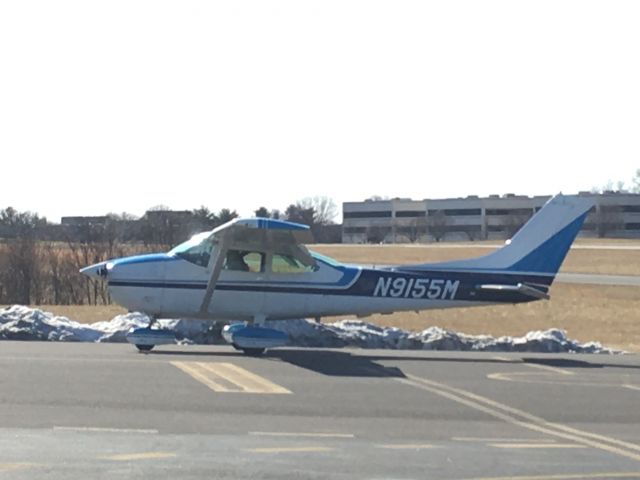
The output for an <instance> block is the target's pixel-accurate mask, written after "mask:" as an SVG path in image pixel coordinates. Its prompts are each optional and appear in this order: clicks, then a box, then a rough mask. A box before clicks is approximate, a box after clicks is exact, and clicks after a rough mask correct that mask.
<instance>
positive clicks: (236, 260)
mask: <svg viewBox="0 0 640 480" xmlns="http://www.w3.org/2000/svg"><path fill="white" fill-rule="evenodd" d="M264 259H265V254H264V253H262V252H255V251H254V252H252V251H246V250H229V251H228V252H227V256H226V258H225V259H224V264H223V265H222V268H223V269H225V270H232V271H236V272H253V273H260V272H264Z"/></svg>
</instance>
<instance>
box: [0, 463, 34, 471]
mask: <svg viewBox="0 0 640 480" xmlns="http://www.w3.org/2000/svg"><path fill="white" fill-rule="evenodd" d="M34 466H35V465H34V464H33V463H0V472H15V471H16V470H24V469H25V468H31V467H34Z"/></svg>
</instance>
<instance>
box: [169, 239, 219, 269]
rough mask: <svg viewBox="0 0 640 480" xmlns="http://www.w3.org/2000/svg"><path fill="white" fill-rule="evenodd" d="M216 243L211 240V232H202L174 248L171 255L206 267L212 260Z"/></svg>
mask: <svg viewBox="0 0 640 480" xmlns="http://www.w3.org/2000/svg"><path fill="white" fill-rule="evenodd" d="M215 244H216V241H215V239H214V238H211V232H202V233H198V234H197V235H194V236H193V237H191V238H190V239H189V240H187V241H186V242H184V243H181V244H180V245H178V246H177V247H174V248H173V249H172V250H171V251H170V252H169V255H175V256H176V257H179V258H182V259H183V260H186V261H187V262H191V263H195V264H196V265H199V266H201V267H206V266H207V265H208V264H209V259H210V258H211V252H212V251H213V248H214V247H215Z"/></svg>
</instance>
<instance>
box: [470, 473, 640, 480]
mask: <svg viewBox="0 0 640 480" xmlns="http://www.w3.org/2000/svg"><path fill="white" fill-rule="evenodd" d="M599 478H604V479H607V478H640V472H606V473H575V474H559V475H524V476H516V477H474V478H467V479H465V480H596V479H599Z"/></svg>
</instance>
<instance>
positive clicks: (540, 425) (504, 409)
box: [394, 374, 640, 462]
mask: <svg viewBox="0 0 640 480" xmlns="http://www.w3.org/2000/svg"><path fill="white" fill-rule="evenodd" d="M394 378H395V377H394ZM395 380H396V381H398V382H401V383H404V384H407V385H411V386H413V387H415V388H419V389H422V390H425V391H428V392H431V393H434V394H436V395H439V396H441V397H444V398H448V399H449V400H452V401H454V402H457V403H461V404H462V405H466V406H468V407H470V408H473V409H474V410H477V411H480V412H483V413H486V414H487V415H490V416H492V417H494V418H498V419H500V420H503V421H505V422H507V423H510V424H512V425H517V426H520V427H523V428H527V429H529V430H533V431H535V432H539V433H544V434H547V435H551V436H554V437H558V438H562V439H564V440H570V441H573V442H576V443H579V444H582V445H586V446H589V447H593V448H597V449H599V450H603V451H606V452H609V453H614V454H616V455H620V456H623V457H627V458H631V459H633V460H636V461H639V462H640V454H638V453H636V452H633V451H632V450H639V451H640V446H638V445H635V444H632V443H629V442H623V441H621V440H617V439H615V438H611V437H605V436H604V435H597V434H593V433H590V432H585V431H582V430H578V429H575V428H571V427H567V426H565V425H562V424H557V423H550V422H547V421H546V420H544V419H543V418H540V417H536V416H535V415H531V414H530V413H527V412H524V411H522V410H518V409H515V408H512V407H509V406H507V405H504V404H501V403H498V402H496V401H493V400H490V399H488V398H486V397H482V396H480V395H476V394H473V393H471V392H468V391H466V390H462V389H459V388H454V387H450V386H448V385H445V384H442V383H438V382H434V381H432V380H427V379H425V378H420V377H416V376H414V375H409V374H407V375H406V378H395ZM621 447H622V448H621Z"/></svg>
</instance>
